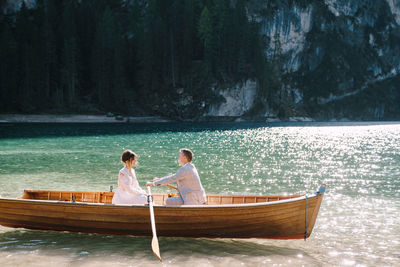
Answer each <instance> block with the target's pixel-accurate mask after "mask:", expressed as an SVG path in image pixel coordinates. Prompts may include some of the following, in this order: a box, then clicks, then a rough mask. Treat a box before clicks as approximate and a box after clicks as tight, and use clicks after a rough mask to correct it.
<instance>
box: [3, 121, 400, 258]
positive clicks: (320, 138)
mask: <svg viewBox="0 0 400 267" xmlns="http://www.w3.org/2000/svg"><path fill="white" fill-rule="evenodd" d="M14 127H16V129H15V131H17V130H19V131H21V129H18V126H14ZM32 127H44V128H45V129H46V127H48V129H49V132H52V133H54V132H55V133H57V127H61V126H50V125H47V126H46V125H41V126H32ZM52 127H53V128H52ZM74 127H75V128H74ZM80 127H83V126H70V128H71V129H72V130H71V131H75V132H76V133H78V134H74V135H71V136H47V137H43V138H37V137H31V138H29V136H28V137H26V138H3V139H0V184H1V185H2V190H1V191H0V195H2V196H3V197H16V196H19V195H21V194H22V192H23V190H24V189H28V188H31V189H58V190H101V191H107V190H108V188H109V185H114V188H116V176H117V173H118V170H119V168H120V167H121V163H120V162H119V158H120V154H121V152H122V151H123V150H124V149H127V148H130V149H133V150H134V151H135V152H137V153H138V154H139V156H140V158H139V166H138V167H137V170H136V171H137V175H138V179H139V182H140V184H141V185H142V186H143V185H144V183H145V181H146V180H149V179H152V178H153V177H161V176H163V175H166V174H169V173H173V172H174V171H176V169H177V168H178V165H177V160H176V158H177V153H178V148H180V147H188V148H191V149H192V150H193V151H194V153H195V159H194V163H195V165H196V166H197V168H198V170H199V173H200V176H201V179H202V181H203V184H204V187H205V189H206V191H207V192H209V193H218V194H232V193H235V194H244V193H246V194H295V193H306V192H314V191H315V190H316V189H317V188H318V187H319V185H320V184H321V183H326V184H327V190H328V191H327V193H326V196H325V198H324V200H323V203H322V206H321V210H320V214H319V216H318V219H317V223H316V225H315V228H314V231H313V233H312V235H311V238H310V239H308V240H307V242H304V241H302V240H295V241H293V240H289V241H283V240H282V241H276V240H261V239H248V240H235V239H228V240H219V239H216V240H207V239H179V238H161V239H160V248H161V253H162V255H163V257H164V259H165V263H164V265H166V266H172V265H179V266H193V264H196V265H198V266H210V265H214V266H226V265H232V266H238V265H247V266H272V265H279V266H300V265H306V266H325V265H328V266H329V265H331V266H334V265H342V266H384V265H387V266H395V265H399V264H400V260H399V258H400V252H399V251H400V124H384V125H381V124H365V125H351V124H350V125H349V124H347V125H346V126H337V125H334V126H330V124H326V125H325V124H318V125H316V126H315V125H311V126H310V125H309V124H304V125H302V124H297V125H296V127H289V126H285V127H280V126H279V125H278V126H277V127H268V125H259V124H257V125H254V127H252V126H251V125H250V126H248V125H247V126H246V127H236V126H235V127H231V128H229V127H225V126H224V128H221V129H219V128H215V127H214V128H213V127H208V128H207V127H205V129H199V128H196V127H200V126H196V125H194V126H193V125H192V126H190V127H193V130H191V129H192V128H190V129H189V130H188V129H184V128H182V130H180V128H174V127H175V126H174V127H172V126H171V127H172V128H171V129H170V130H167V131H163V130H160V131H153V130H152V131H149V132H146V131H143V132H135V131H134V130H135V129H131V128H129V127H136V126H125V125H124V126H118V125H116V126H115V127H128V128H123V129H122V130H121V132H123V133H120V132H117V133H114V132H113V133H112V134H111V133H110V134H107V132H106V133H102V134H84V133H82V135H81V136H80V135H79V132H80V131H86V130H87V129H86V128H85V129H84V130H82V129H81V128H80ZM85 127H88V126H85ZM96 127H99V128H98V129H96V131H98V130H99V129H101V127H102V126H96ZM107 127H109V126H107ZM154 127H158V126H157V125H155V126H154ZM177 127H178V126H177ZM179 127H180V126H179ZM25 130H26V129H25ZM22 131H23V129H22ZM34 131H45V130H44V129H36V128H35V129H34ZM113 131H118V129H117V130H115V129H114V130H113ZM130 131H132V133H130ZM65 132H66V131H65V129H63V133H65ZM157 190H158V191H160V190H166V189H160V188H157V189H155V191H157ZM149 244H150V239H149V238H137V237H114V236H102V235H88V234H75V233H55V232H42V231H27V230H15V229H11V228H5V227H0V265H1V266H16V265H20V264H22V263H29V265H32V266H43V265H44V263H46V264H50V265H58V266H70V265H76V264H79V265H80V266H98V265H99V264H102V265H103V264H106V265H111V264H112V265H114V266H129V265H134V266H149V265H154V266H156V265H157V266H159V265H158V263H157V262H156V261H155V260H154V258H153V256H152V254H151V250H150V248H149Z"/></svg>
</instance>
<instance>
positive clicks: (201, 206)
mask: <svg viewBox="0 0 400 267" xmlns="http://www.w3.org/2000/svg"><path fill="white" fill-rule="evenodd" d="M320 195H323V194H320V193H319V192H316V193H311V194H305V195H302V196H300V197H295V198H288V199H282V200H274V201H264V202H257V203H240V204H213V205H180V206H172V205H171V206H167V205H154V208H155V209H164V208H165V209H187V208H190V209H213V208H214V209H215V208H243V207H260V206H271V205H279V204H284V203H290V202H296V201H301V200H305V199H306V198H307V199H310V198H314V197H318V196H320ZM255 197H257V196H255ZM260 197H263V196H260ZM2 200H6V201H13V202H20V203H23V202H28V203H29V202H33V203H44V204H52V205H59V204H64V205H72V206H74V205H82V206H95V207H99V206H100V207H119V208H121V207H122V208H146V209H147V208H148V206H149V205H148V204H111V203H92V202H80V201H76V202H72V201H61V200H47V199H23V198H5V197H0V201H2Z"/></svg>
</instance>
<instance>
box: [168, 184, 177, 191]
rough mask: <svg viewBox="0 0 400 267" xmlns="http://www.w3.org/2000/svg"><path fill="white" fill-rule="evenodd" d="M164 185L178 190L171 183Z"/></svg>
mask: <svg viewBox="0 0 400 267" xmlns="http://www.w3.org/2000/svg"><path fill="white" fill-rule="evenodd" d="M166 186H168V187H169V188H172V189H175V190H178V188H176V187H175V186H172V185H169V184H167V185H166Z"/></svg>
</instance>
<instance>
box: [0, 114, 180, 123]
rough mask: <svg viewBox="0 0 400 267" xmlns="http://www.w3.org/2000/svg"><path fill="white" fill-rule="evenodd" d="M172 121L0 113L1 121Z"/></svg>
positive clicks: (166, 120) (99, 116)
mask: <svg viewBox="0 0 400 267" xmlns="http://www.w3.org/2000/svg"><path fill="white" fill-rule="evenodd" d="M155 122H173V121H172V120H170V119H166V118H162V117H159V116H142V117H133V116H127V117H122V116H107V115H83V114H80V115H76V114H70V115H56V114H46V115H45V114H42V115H30V114H29V115H27V114H0V124H1V123H155Z"/></svg>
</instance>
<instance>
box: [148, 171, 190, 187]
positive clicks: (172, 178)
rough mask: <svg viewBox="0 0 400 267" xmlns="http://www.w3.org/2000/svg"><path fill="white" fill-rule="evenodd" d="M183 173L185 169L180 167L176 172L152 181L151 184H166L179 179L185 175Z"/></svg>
mask: <svg viewBox="0 0 400 267" xmlns="http://www.w3.org/2000/svg"><path fill="white" fill-rule="evenodd" d="M185 173H186V170H185V169H184V168H180V169H179V170H178V172H177V173H175V174H172V175H169V176H165V177H163V178H160V179H159V180H157V181H155V182H153V184H154V185H155V186H158V185H166V184H170V183H173V182H176V181H179V180H181V179H183V178H184V177H185Z"/></svg>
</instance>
